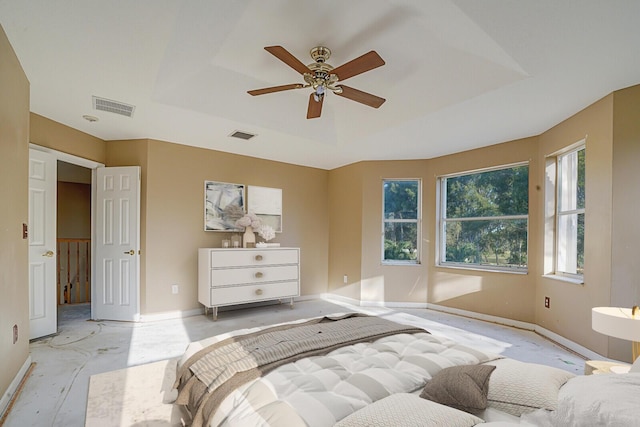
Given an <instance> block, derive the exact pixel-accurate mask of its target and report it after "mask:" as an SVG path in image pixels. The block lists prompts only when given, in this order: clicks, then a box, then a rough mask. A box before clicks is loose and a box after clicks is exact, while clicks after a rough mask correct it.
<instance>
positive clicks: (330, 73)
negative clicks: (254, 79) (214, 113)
mask: <svg viewBox="0 0 640 427" xmlns="http://www.w3.org/2000/svg"><path fill="white" fill-rule="evenodd" d="M264 49H265V50H266V51H267V52H269V53H270V54H272V55H273V56H275V57H276V58H278V59H279V60H281V61H282V62H284V63H285V64H287V65H288V66H289V67H291V68H293V69H294V70H296V71H297V72H299V73H300V74H302V77H303V78H304V81H305V83H304V84H303V83H293V84H288V85H282V86H273V87H267V88H263V89H255V90H250V91H248V93H249V94H250V95H253V96H256V95H264V94H267V93H273V92H281V91H283V90H290V89H303V88H307V87H311V88H313V92H312V93H311V95H309V107H308V108H307V119H314V118H317V117H320V113H321V112H322V102H323V101H324V97H325V94H326V93H327V91H331V92H333V93H335V94H336V95H340V96H343V97H345V98H348V99H351V100H353V101H356V102H360V103H361V104H364V105H368V106H369V107H373V108H378V107H380V106H381V105H382V104H383V103H384V102H385V99H384V98H380V97H378V96H375V95H371V94H370V93H367V92H363V91H361V90H358V89H354V88H352V87H349V86H345V85H343V84H339V83H340V82H342V81H344V80H346V79H348V78H349V77H353V76H357V75H358V74H362V73H364V72H366V71H369V70H373V69H374V68H378V67H380V66H382V65H384V64H385V62H384V60H383V59H382V58H381V57H380V55H378V54H377V53H376V52H375V51H373V50H372V51H370V52H368V53H365V54H364V55H362V56H359V57H358V58H356V59H353V60H351V61H349V62H347V63H346V64H342V65H341V66H339V67H336V68H333V67H332V66H331V65H329V64H327V62H326V61H327V59H329V57H330V56H331V51H330V50H329V49H328V48H326V47H323V46H318V47H314V48H313V49H311V52H310V54H311V58H313V60H314V61H315V62H313V63H312V64H309V65H304V64H303V63H302V62H300V61H299V60H298V59H297V58H296V57H295V56H293V55H292V54H291V53H289V51H287V50H286V49H285V48H283V47H282V46H267V47H265V48H264Z"/></svg>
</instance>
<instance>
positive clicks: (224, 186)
mask: <svg viewBox="0 0 640 427" xmlns="http://www.w3.org/2000/svg"><path fill="white" fill-rule="evenodd" d="M244 210H245V188H244V185H243V184H231V183H228V182H216V181H205V182H204V230H205V231H242V230H243V229H244V227H238V226H237V225H236V221H237V220H238V219H240V218H242V216H243V215H244Z"/></svg>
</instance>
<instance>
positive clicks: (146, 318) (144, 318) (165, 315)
mask: <svg viewBox="0 0 640 427" xmlns="http://www.w3.org/2000/svg"><path fill="white" fill-rule="evenodd" d="M202 313H204V309H202V308H194V309H191V310H175V311H163V312H160V313H149V314H141V315H140V322H154V321H156V320H171V319H182V318H184V317H191V316H198V315H200V314H202Z"/></svg>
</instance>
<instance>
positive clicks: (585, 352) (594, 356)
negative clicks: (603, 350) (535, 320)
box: [535, 325, 613, 361]
mask: <svg viewBox="0 0 640 427" xmlns="http://www.w3.org/2000/svg"><path fill="white" fill-rule="evenodd" d="M535 332H536V333H538V334H540V335H542V336H543V337H545V338H547V339H550V340H551V341H555V342H557V343H558V344H560V345H561V346H563V347H566V348H568V349H569V350H571V351H573V352H575V353H578V354H579V355H580V356H582V357H585V358H587V359H589V360H609V361H612V360H613V359H608V358H606V357H604V356H601V355H599V354H598V353H596V352H595V351H593V350H589V349H588V348H586V347H583V346H581V345H580V344H577V343H575V342H573V341H571V340H568V339H566V338H565V337H563V336H562V335H558V334H556V333H555V332H551V331H550V330H548V329H545V328H543V327H542V326H538V325H536V328H535Z"/></svg>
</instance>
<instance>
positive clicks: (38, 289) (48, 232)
mask: <svg viewBox="0 0 640 427" xmlns="http://www.w3.org/2000/svg"><path fill="white" fill-rule="evenodd" d="M56 167H57V160H56V157H55V156H54V155H53V154H49V153H44V152H42V151H38V150H34V149H30V150H29V227H28V233H29V234H28V239H29V240H28V241H29V326H30V331H29V338H30V339H33V338H39V337H43V336H45V335H51V334H54V333H56V331H57V329H58V324H57V322H58V314H57V300H56V257H57V254H56V175H57V173H56Z"/></svg>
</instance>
